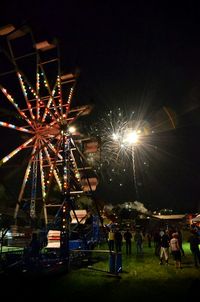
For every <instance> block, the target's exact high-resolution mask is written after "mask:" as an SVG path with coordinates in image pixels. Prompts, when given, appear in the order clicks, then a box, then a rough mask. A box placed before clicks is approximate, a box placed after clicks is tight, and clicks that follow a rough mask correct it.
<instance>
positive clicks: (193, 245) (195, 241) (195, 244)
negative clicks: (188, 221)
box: [188, 230, 200, 267]
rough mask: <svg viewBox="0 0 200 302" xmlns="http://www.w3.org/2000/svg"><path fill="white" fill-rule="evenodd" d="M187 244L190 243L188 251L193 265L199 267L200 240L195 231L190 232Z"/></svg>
mask: <svg viewBox="0 0 200 302" xmlns="http://www.w3.org/2000/svg"><path fill="white" fill-rule="evenodd" d="M188 242H189V243H190V250H191V252H192V254H193V257H194V265H195V266H196V267H199V265H200V250H199V244H200V238H199V236H198V233H197V232H196V231H195V230H192V231H191V236H190V237H189V239H188Z"/></svg>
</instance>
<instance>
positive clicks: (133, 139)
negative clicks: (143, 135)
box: [123, 130, 139, 145]
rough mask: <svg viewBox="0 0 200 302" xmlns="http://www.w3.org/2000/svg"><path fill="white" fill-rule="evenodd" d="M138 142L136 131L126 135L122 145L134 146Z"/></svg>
mask: <svg viewBox="0 0 200 302" xmlns="http://www.w3.org/2000/svg"><path fill="white" fill-rule="evenodd" d="M138 141H139V133H138V131H135V130H134V131H131V132H129V133H127V134H126V135H125V137H124V139H123V143H127V144H129V145H136V144H137V143H138Z"/></svg>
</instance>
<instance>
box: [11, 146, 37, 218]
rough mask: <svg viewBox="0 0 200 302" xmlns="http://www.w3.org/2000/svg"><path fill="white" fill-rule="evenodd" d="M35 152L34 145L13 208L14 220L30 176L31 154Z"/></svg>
mask: <svg viewBox="0 0 200 302" xmlns="http://www.w3.org/2000/svg"><path fill="white" fill-rule="evenodd" d="M35 150H36V145H35V146H34V148H33V150H32V152H31V157H30V159H29V161H28V165H27V168H26V171H25V174H24V178H23V182H22V186H21V189H20V192H19V196H18V201H17V204H16V207H15V213H14V218H15V219H16V218H17V215H18V211H19V207H20V204H21V201H22V198H23V195H24V190H25V187H26V184H27V180H28V178H29V175H30V171H31V165H32V162H33V159H34V157H33V154H34V153H35Z"/></svg>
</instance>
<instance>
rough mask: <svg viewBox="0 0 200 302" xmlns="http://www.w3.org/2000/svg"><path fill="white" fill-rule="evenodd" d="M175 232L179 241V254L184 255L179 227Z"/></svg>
mask: <svg viewBox="0 0 200 302" xmlns="http://www.w3.org/2000/svg"><path fill="white" fill-rule="evenodd" d="M177 233H178V243H179V246H180V251H181V254H182V256H185V252H184V249H183V236H182V233H181V231H180V230H179V229H178V230H177Z"/></svg>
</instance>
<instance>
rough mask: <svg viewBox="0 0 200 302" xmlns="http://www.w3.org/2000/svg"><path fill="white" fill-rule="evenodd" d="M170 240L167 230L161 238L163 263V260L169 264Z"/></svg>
mask: <svg viewBox="0 0 200 302" xmlns="http://www.w3.org/2000/svg"><path fill="white" fill-rule="evenodd" d="M169 242H170V237H169V234H168V231H167V230H166V231H165V232H164V234H163V235H162V236H161V238H160V264H161V265H162V264H163V260H164V261H165V263H166V264H168V259H169Z"/></svg>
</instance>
